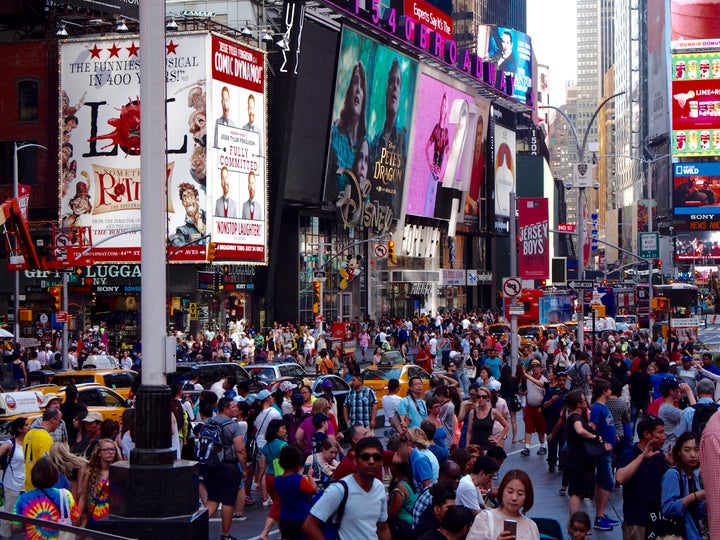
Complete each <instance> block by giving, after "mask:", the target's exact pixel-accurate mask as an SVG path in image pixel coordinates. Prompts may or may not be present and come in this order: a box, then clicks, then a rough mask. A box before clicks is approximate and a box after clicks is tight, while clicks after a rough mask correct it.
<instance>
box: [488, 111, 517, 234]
mask: <svg viewBox="0 0 720 540" xmlns="http://www.w3.org/2000/svg"><path fill="white" fill-rule="evenodd" d="M493 160H494V169H493V170H494V171H495V220H496V221H497V218H504V221H506V222H507V220H508V219H509V218H510V192H511V191H513V190H514V189H515V132H514V131H512V130H509V129H507V128H506V127H503V126H501V125H498V124H495V155H494V157H493Z"/></svg>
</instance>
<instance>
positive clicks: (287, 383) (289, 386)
mask: <svg viewBox="0 0 720 540" xmlns="http://www.w3.org/2000/svg"><path fill="white" fill-rule="evenodd" d="M294 388H295V385H294V384H293V383H291V382H290V381H283V382H281V383H280V390H282V391H283V392H288V391H290V390H292V389H294Z"/></svg>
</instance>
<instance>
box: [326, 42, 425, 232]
mask: <svg viewBox="0 0 720 540" xmlns="http://www.w3.org/2000/svg"><path fill="white" fill-rule="evenodd" d="M416 76H417V63H416V62H414V61H413V60H411V59H410V58H408V57H406V56H404V55H402V54H400V53H398V52H396V51H393V50H392V49H389V48H387V47H384V46H383V45H380V44H379V43H377V42H375V41H373V40H372V39H369V38H367V37H365V36H363V35H361V34H358V33H357V32H354V31H352V30H349V29H348V28H344V29H343V32H342V39H341V45H340V55H339V60H338V67H337V79H336V83H335V96H334V100H333V114H332V118H333V121H332V127H331V133H330V144H329V150H328V158H327V168H326V181H325V200H326V201H329V202H333V203H334V204H335V205H336V207H337V208H338V210H339V212H340V216H341V221H342V223H343V225H344V226H345V227H346V228H354V227H359V228H366V229H369V230H371V231H374V232H375V233H378V234H382V233H386V232H388V231H390V230H391V229H392V227H393V222H394V221H395V220H397V219H398V217H399V215H400V211H401V207H400V205H401V201H402V194H403V188H404V181H405V174H406V168H407V158H408V152H409V140H408V133H409V129H410V122H411V118H412V111H413V96H414V95H415V79H416Z"/></svg>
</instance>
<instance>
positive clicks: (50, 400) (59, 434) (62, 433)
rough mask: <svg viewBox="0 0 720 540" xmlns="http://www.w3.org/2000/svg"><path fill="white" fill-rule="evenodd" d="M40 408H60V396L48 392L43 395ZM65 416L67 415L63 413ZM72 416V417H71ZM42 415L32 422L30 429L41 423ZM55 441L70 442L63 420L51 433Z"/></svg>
mask: <svg viewBox="0 0 720 540" xmlns="http://www.w3.org/2000/svg"><path fill="white" fill-rule="evenodd" d="M40 408H41V409H42V408H44V409H45V410H46V411H47V410H53V409H60V396H58V395H57V394H53V393H48V394H45V395H44V396H43V400H42V402H40ZM63 417H65V415H64V414H63ZM71 418H72V417H71ZM40 421H41V420H40V417H38V418H36V419H35V420H33V421H32V424H30V429H34V428H36V427H38V426H39V425H40ZM50 435H51V436H52V438H53V441H54V442H63V443H67V442H68V430H67V428H66V427H65V422H64V421H61V422H60V423H59V424H58V427H57V429H55V430H54V431H53V432H52V433H51V434H50Z"/></svg>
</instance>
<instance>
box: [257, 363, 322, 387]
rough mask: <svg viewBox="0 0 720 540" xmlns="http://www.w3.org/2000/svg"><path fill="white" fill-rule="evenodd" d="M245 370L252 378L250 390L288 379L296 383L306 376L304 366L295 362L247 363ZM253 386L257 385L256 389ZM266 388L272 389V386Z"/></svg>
mask: <svg viewBox="0 0 720 540" xmlns="http://www.w3.org/2000/svg"><path fill="white" fill-rule="evenodd" d="M245 370H246V371H247V372H248V373H249V374H250V377H251V379H252V381H251V383H250V386H251V389H250V390H251V391H255V390H257V391H259V390H262V389H263V388H268V387H269V386H270V385H272V384H273V383H276V382H278V381H283V380H289V381H292V382H295V383H296V384H298V383H300V382H301V381H303V380H305V379H307V378H308V374H307V372H306V371H305V368H304V367H302V366H301V365H300V364H296V363H295V362H283V363H277V364H276V363H273V364H248V365H246V366H245ZM253 386H257V389H254V388H252V387H253ZM268 390H270V391H272V388H268Z"/></svg>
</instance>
